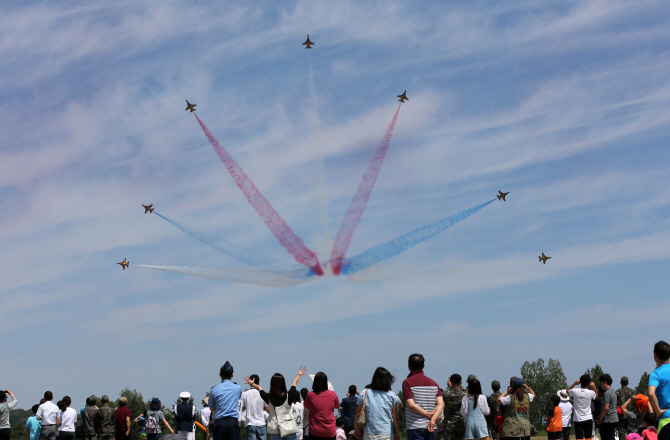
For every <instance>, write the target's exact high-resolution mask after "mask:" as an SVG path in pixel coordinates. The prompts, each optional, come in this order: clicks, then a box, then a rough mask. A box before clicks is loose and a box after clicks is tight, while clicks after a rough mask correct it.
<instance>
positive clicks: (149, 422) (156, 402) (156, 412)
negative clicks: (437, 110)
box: [135, 397, 174, 440]
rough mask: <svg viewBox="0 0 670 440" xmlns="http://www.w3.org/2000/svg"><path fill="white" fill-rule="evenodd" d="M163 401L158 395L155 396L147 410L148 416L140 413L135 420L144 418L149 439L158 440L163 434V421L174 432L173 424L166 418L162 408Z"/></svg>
mask: <svg viewBox="0 0 670 440" xmlns="http://www.w3.org/2000/svg"><path fill="white" fill-rule="evenodd" d="M162 406H163V405H162V404H161V401H160V399H159V398H158V397H154V398H152V399H151V402H149V409H148V410H147V413H146V416H145V415H144V414H140V415H139V416H137V418H136V419H135V420H139V419H141V418H144V431H145V432H146V433H147V440H158V439H159V438H161V436H162V435H163V431H161V422H163V425H165V427H166V428H167V429H169V430H170V433H171V434H174V430H173V429H172V426H170V424H169V423H168V422H167V420H165V414H163V411H162V410H161V407H162Z"/></svg>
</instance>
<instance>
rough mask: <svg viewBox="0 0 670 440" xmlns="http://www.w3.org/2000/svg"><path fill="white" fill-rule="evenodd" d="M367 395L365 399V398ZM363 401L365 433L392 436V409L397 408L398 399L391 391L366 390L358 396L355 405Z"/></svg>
mask: <svg viewBox="0 0 670 440" xmlns="http://www.w3.org/2000/svg"><path fill="white" fill-rule="evenodd" d="M365 393H367V398H366V397H365ZM363 399H365V418H366V420H367V423H366V424H365V433H366V434H372V435H387V434H393V407H394V406H398V398H397V396H396V395H395V394H393V391H377V390H370V389H368V390H366V391H365V392H364V393H362V394H361V395H359V396H358V402H357V405H358V406H361V405H363Z"/></svg>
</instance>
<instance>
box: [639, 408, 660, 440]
mask: <svg viewBox="0 0 670 440" xmlns="http://www.w3.org/2000/svg"><path fill="white" fill-rule="evenodd" d="M642 423H643V424H644V431H642V439H643V440H658V432H656V416H655V415H654V413H650V412H648V413H647V414H645V416H644V419H643V421H642Z"/></svg>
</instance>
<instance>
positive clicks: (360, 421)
mask: <svg viewBox="0 0 670 440" xmlns="http://www.w3.org/2000/svg"><path fill="white" fill-rule="evenodd" d="M367 398H368V390H367V389H366V390H365V395H364V396H363V406H361V413H360V414H359V415H358V418H357V419H356V424H357V425H358V427H359V428H365V424H366V423H367V422H368V420H367V418H366V417H365V400H366V399H367Z"/></svg>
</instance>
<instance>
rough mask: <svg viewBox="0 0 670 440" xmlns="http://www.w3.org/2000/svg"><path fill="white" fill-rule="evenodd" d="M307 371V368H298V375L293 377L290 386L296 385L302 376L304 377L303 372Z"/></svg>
mask: <svg viewBox="0 0 670 440" xmlns="http://www.w3.org/2000/svg"><path fill="white" fill-rule="evenodd" d="M306 371H307V368H305V367H300V370H298V374H296V375H295V379H293V383H292V384H291V386H292V387H294V386H296V385H298V381H299V380H300V378H301V377H302V376H304V375H305V372H306Z"/></svg>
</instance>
